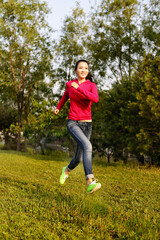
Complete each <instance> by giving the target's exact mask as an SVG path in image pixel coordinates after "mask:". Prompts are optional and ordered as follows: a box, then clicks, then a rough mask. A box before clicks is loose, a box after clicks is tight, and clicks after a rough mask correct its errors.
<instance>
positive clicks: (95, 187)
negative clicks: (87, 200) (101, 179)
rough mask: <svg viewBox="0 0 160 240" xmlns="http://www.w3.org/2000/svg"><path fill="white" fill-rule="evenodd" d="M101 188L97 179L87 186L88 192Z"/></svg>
mask: <svg viewBox="0 0 160 240" xmlns="http://www.w3.org/2000/svg"><path fill="white" fill-rule="evenodd" d="M100 188H101V184H100V183H97V180H95V181H93V182H92V183H90V184H89V186H88V187H87V192H88V193H93V192H95V191H97V190H98V189H100Z"/></svg>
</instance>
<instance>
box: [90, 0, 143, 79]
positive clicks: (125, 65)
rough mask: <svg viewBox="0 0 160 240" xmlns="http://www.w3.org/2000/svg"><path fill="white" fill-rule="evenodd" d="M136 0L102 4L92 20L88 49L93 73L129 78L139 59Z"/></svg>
mask: <svg viewBox="0 0 160 240" xmlns="http://www.w3.org/2000/svg"><path fill="white" fill-rule="evenodd" d="M138 12H139V9H138V1H137V0H133V1H130V0H127V1H124V0H121V1H119V0H118V1H117V0H103V1H101V3H100V5H99V7H98V8H97V10H96V11H95V12H94V14H93V16H92V19H91V20H92V30H93V35H92V34H90V37H89V41H88V48H89V50H90V55H91V58H92V59H93V61H92V62H93V69H94V70H95V71H98V73H99V75H100V76H102V77H105V75H106V73H107V77H111V78H112V79H114V80H115V79H116V80H119V79H123V78H125V77H126V76H127V77H128V78H130V77H131V74H132V71H133V69H134V64H135V63H136V61H137V59H139V58H140V57H141V56H142V55H143V51H144V50H143V44H142V39H141V34H140V32H139V29H138V25H137V22H138Z"/></svg>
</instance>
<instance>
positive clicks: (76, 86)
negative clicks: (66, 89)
mask: <svg viewBox="0 0 160 240" xmlns="http://www.w3.org/2000/svg"><path fill="white" fill-rule="evenodd" d="M71 87H74V88H75V89H77V88H78V87H79V85H78V84H77V83H76V82H72V83H71Z"/></svg>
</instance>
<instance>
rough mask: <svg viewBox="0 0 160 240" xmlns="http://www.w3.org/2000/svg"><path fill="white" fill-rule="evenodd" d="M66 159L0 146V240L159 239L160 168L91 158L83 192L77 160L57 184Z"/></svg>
mask: <svg viewBox="0 0 160 240" xmlns="http://www.w3.org/2000/svg"><path fill="white" fill-rule="evenodd" d="M69 160H70V159H69V157H68V156H67V155H64V154H62V153H58V152H55V153H54V154H53V155H52V156H41V155H32V154H29V153H28V154H26V153H17V152H12V151H9V152H8V151H2V150H0V239H2V240H5V239H7V240H14V239H16V240H19V239H22V240H23V239H29V240H32V239H33V240H36V239H44V240H48V239H52V240H54V239H55V240H57V239H61V240H63V239H64V240H65V239H69V240H72V239H78V240H79V239H85V240H93V239H95V240H98V239H106V240H110V239H137V240H138V239H140V240H152V239H155V240H158V239H160V215H159V212H160V204H159V203H160V169H158V168H154V167H153V168H150V169H145V168H139V167H138V166H137V167H133V166H132V167H130V166H124V165H123V164H120V163H115V164H110V165H107V164H106V163H104V162H103V163H101V162H100V161H98V160H96V159H94V160H93V170H94V174H95V176H96V178H98V179H99V182H101V183H102V188H101V190H99V191H98V192H96V193H94V194H87V193H86V183H85V177H84V171H83V166H82V164H80V165H79V166H78V167H77V168H76V169H75V170H74V171H73V172H72V173H71V174H70V176H69V178H68V179H67V182H66V184H64V185H63V186H60V184H59V176H60V174H61V169H62V167H63V166H65V165H67V163H68V162H69Z"/></svg>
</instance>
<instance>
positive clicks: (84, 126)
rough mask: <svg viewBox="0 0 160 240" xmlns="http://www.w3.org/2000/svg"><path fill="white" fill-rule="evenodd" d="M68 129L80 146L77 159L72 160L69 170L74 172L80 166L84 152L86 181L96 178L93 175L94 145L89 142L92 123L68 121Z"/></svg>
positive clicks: (76, 155)
mask: <svg viewBox="0 0 160 240" xmlns="http://www.w3.org/2000/svg"><path fill="white" fill-rule="evenodd" d="M67 128H68V131H69V133H70V134H71V136H72V137H73V138H74V139H75V141H76V142H77V144H78V145H77V148H78V151H77V150H76V154H75V157H74V158H73V159H72V160H71V162H70V164H69V165H68V167H67V170H68V171H70V170H73V169H74V168H75V167H76V166H77V165H78V164H79V162H80V157H81V154H82V151H83V166H84V171H85V176H86V179H92V178H94V176H93V173H92V144H91V142H90V140H89V139H90V136H91V131H92V123H91V122H80V121H72V120H68V123H67Z"/></svg>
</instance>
